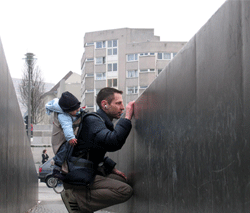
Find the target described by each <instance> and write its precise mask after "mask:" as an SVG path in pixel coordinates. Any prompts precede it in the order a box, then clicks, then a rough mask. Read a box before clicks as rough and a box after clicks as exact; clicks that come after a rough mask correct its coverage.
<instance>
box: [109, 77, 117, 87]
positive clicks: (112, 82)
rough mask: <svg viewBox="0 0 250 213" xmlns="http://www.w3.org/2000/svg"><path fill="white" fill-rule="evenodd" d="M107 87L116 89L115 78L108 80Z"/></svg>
mask: <svg viewBox="0 0 250 213" xmlns="http://www.w3.org/2000/svg"><path fill="white" fill-rule="evenodd" d="M108 87H117V78H113V79H108Z"/></svg>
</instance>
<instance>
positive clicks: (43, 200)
mask: <svg viewBox="0 0 250 213" xmlns="http://www.w3.org/2000/svg"><path fill="white" fill-rule="evenodd" d="M38 199H39V202H38V204H37V205H36V206H35V207H34V208H33V209H31V210H30V211H29V213H67V212H68V211H67V209H66V208H65V206H64V204H63V201H62V200H61V195H60V194H56V193H55V192H54V190H53V189H52V188H48V187H47V186H46V184H45V183H39V195H38ZM96 213H109V212H107V211H97V212H96Z"/></svg>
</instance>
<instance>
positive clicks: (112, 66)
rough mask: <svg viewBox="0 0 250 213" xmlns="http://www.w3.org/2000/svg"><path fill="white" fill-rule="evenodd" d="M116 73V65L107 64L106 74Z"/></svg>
mask: <svg viewBox="0 0 250 213" xmlns="http://www.w3.org/2000/svg"><path fill="white" fill-rule="evenodd" d="M112 71H113V72H116V71H117V63H113V64H108V72H112Z"/></svg>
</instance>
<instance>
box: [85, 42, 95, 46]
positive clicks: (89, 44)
mask: <svg viewBox="0 0 250 213" xmlns="http://www.w3.org/2000/svg"><path fill="white" fill-rule="evenodd" d="M93 45H94V43H93V42H91V43H86V44H85V46H93Z"/></svg>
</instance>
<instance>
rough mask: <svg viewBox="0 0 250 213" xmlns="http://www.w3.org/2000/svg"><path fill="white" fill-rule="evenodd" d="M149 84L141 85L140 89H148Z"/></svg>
mask: <svg viewBox="0 0 250 213" xmlns="http://www.w3.org/2000/svg"><path fill="white" fill-rule="evenodd" d="M147 88H148V86H140V89H147Z"/></svg>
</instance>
